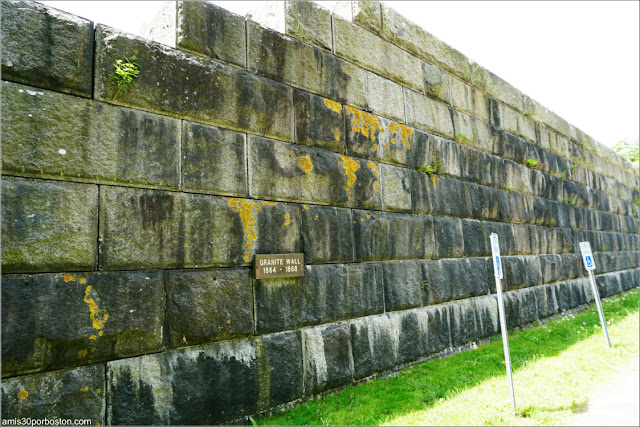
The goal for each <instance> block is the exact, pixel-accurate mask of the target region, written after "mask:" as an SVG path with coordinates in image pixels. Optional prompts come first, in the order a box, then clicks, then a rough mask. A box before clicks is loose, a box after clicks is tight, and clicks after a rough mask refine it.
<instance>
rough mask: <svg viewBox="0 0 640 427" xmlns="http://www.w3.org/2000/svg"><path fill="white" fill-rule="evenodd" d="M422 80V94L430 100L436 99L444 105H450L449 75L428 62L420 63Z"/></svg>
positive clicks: (451, 78)
mask: <svg viewBox="0 0 640 427" xmlns="http://www.w3.org/2000/svg"><path fill="white" fill-rule="evenodd" d="M422 79H423V82H424V94H425V95H427V96H428V97H430V98H436V99H438V100H440V101H442V102H444V103H446V104H451V102H452V99H451V83H450V81H451V80H454V79H453V77H451V76H450V75H449V74H447V73H445V72H444V71H442V70H441V69H440V68H438V67H436V66H435V65H431V64H430V63H428V62H423V63H422Z"/></svg>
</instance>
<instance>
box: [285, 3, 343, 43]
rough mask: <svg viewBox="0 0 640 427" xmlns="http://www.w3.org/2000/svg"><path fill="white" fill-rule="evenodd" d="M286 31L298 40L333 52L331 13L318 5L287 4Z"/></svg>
mask: <svg viewBox="0 0 640 427" xmlns="http://www.w3.org/2000/svg"><path fill="white" fill-rule="evenodd" d="M275 29H277V28H275ZM285 31H286V33H287V34H290V35H292V36H294V37H295V38H297V39H300V40H302V41H305V42H307V43H311V44H313V45H316V46H318V47H320V48H322V49H325V50H331V47H332V46H331V45H332V36H331V13H330V12H329V11H328V10H327V9H325V8H324V7H321V6H320V5H318V4H317V3H314V2H310V1H309V2H300V1H287V2H285Z"/></svg>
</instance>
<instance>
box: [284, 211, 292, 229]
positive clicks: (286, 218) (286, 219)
mask: <svg viewBox="0 0 640 427" xmlns="http://www.w3.org/2000/svg"><path fill="white" fill-rule="evenodd" d="M290 225H291V215H289V212H287V213H286V214H284V224H283V226H284V227H288V226H290Z"/></svg>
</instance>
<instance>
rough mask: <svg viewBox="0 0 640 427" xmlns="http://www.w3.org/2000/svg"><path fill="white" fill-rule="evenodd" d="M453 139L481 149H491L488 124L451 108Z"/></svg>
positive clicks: (491, 142)
mask: <svg viewBox="0 0 640 427" xmlns="http://www.w3.org/2000/svg"><path fill="white" fill-rule="evenodd" d="M452 120H453V133H454V136H455V141H456V142H457V143H460V144H465V145H468V146H471V147H477V148H478V149H480V150H482V151H491V150H492V148H493V139H492V136H491V130H490V128H489V125H488V124H486V123H485V122H483V121H480V120H478V119H475V118H473V117H471V116H469V115H467V114H464V113H461V112H458V111H455V110H452Z"/></svg>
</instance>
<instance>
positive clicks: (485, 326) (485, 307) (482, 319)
mask: <svg viewBox="0 0 640 427" xmlns="http://www.w3.org/2000/svg"><path fill="white" fill-rule="evenodd" d="M472 301H473V309H474V313H475V317H476V330H477V334H478V338H486V337H489V336H491V335H494V334H497V333H498V332H499V331H500V319H499V316H498V300H497V298H496V296H494V295H487V296H484V297H480V298H474V299H473V300H472Z"/></svg>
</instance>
